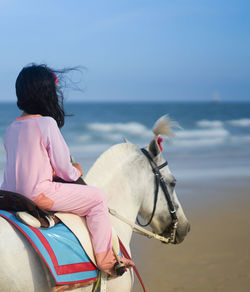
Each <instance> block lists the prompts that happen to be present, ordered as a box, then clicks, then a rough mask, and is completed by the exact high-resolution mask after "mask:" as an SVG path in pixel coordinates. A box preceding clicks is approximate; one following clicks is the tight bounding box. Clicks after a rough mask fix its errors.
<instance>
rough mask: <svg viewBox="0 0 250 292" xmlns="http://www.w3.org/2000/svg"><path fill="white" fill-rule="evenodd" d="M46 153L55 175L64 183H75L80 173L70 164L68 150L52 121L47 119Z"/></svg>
mask: <svg viewBox="0 0 250 292" xmlns="http://www.w3.org/2000/svg"><path fill="white" fill-rule="evenodd" d="M49 120H50V123H49V127H48V129H47V130H48V132H47V133H48V136H47V137H46V138H47V139H46V140H47V141H46V142H47V143H46V144H47V151H48V155H49V157H50V162H51V165H52V167H53V169H54V170H55V172H56V175H57V176H58V177H60V178H62V179H63V180H65V181H76V180H77V179H78V178H79V177H80V176H81V174H80V172H79V171H78V170H77V169H76V168H75V167H74V166H73V165H72V164H71V162H70V153H69V148H68V146H67V144H66V142H65V140H64V138H63V136H62V134H61V132H60V130H59V128H58V126H57V123H56V121H55V120H54V119H52V118H51V119H49Z"/></svg>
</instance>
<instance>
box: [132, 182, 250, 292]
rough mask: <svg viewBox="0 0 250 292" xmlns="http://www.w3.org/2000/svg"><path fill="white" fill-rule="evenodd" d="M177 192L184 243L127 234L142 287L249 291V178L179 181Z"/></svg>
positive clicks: (161, 290) (136, 290) (151, 291)
mask: <svg viewBox="0 0 250 292" xmlns="http://www.w3.org/2000/svg"><path fill="white" fill-rule="evenodd" d="M177 194H178V196H179V199H180V200H181V202H182V206H183V208H184V210H185V213H186V215H187V217H188V219H189V220H190V223H191V231H190V233H189V235H188V237H187V238H186V239H185V241H184V242H183V243H181V244H180V245H176V246H173V245H172V246H170V245H169V246H166V245H164V244H161V243H160V242H158V241H156V240H153V239H151V240H149V239H146V238H143V237H141V236H139V235H135V236H134V238H133V247H132V249H133V251H134V258H135V262H136V265H137V267H138V269H139V271H140V273H141V276H142V278H143V281H144V283H145V285H146V289H147V291H148V292H154V291H157V292H165V291H168V292H171V291H197V292H210V291H211V292H212V291H220V292H224V291H227V292H235V291H237V292H247V291H250V232H249V231H250V228H249V224H250V223H249V222H250V212H249V208H250V179H249V177H245V178H228V179H225V180H222V181H212V180H210V181H209V180H208V181H206V182H205V181H203V182H197V183H194V184H193V185H188V184H186V185H180V186H178V187H177ZM139 291H142V288H141V287H140V285H139V282H138V280H136V283H135V285H134V289H133V292H139Z"/></svg>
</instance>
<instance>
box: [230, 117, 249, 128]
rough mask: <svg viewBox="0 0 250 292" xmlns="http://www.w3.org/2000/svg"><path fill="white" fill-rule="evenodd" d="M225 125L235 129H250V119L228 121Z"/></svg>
mask: <svg viewBox="0 0 250 292" xmlns="http://www.w3.org/2000/svg"><path fill="white" fill-rule="evenodd" d="M227 123H228V124H230V125H232V126H235V127H250V119H239V120H230V121H227Z"/></svg>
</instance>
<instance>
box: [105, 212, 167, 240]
mask: <svg viewBox="0 0 250 292" xmlns="http://www.w3.org/2000/svg"><path fill="white" fill-rule="evenodd" d="M109 213H110V214H111V215H113V216H115V217H116V218H118V219H120V220H121V221H123V222H124V223H126V224H128V225H130V226H131V228H132V230H133V231H134V232H136V233H139V234H141V235H144V236H146V237H148V238H155V239H157V240H160V241H163V242H165V243H170V242H171V238H166V237H163V236H161V235H158V234H155V233H153V232H151V231H149V230H147V229H145V228H142V227H141V226H139V225H137V224H135V223H133V222H132V221H130V220H128V219H127V218H125V217H123V216H121V215H120V214H118V213H117V212H116V211H115V210H114V209H110V208H109Z"/></svg>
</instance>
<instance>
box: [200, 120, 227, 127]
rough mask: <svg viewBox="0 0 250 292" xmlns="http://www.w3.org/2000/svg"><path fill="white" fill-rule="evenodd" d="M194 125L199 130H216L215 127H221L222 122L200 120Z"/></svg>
mask: <svg viewBox="0 0 250 292" xmlns="http://www.w3.org/2000/svg"><path fill="white" fill-rule="evenodd" d="M196 124H197V126H198V127H200V128H217V127H223V122H222V121H218V120H214V121H209V120H200V121H198V122H197V123H196Z"/></svg>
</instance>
